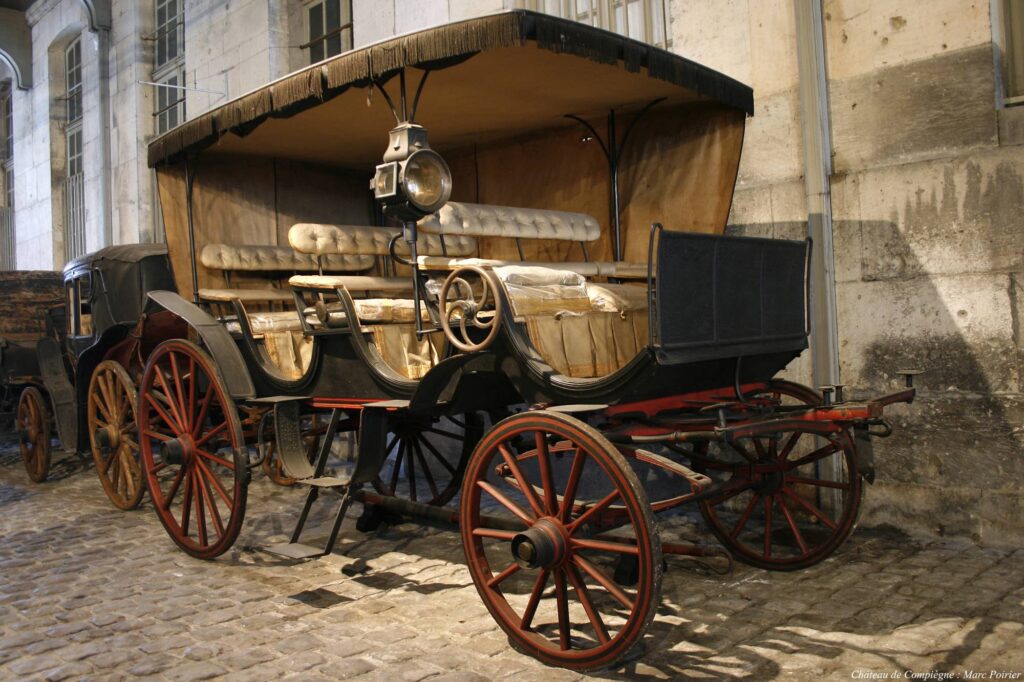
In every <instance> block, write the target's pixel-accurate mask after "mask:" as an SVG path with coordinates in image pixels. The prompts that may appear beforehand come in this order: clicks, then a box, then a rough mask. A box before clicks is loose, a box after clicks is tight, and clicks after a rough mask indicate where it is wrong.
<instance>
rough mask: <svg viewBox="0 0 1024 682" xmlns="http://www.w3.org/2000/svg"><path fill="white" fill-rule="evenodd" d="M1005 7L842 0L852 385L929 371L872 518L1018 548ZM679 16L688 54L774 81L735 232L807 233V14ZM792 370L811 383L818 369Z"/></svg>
mask: <svg viewBox="0 0 1024 682" xmlns="http://www.w3.org/2000/svg"><path fill="white" fill-rule="evenodd" d="M989 11H990V8H989V4H988V3H973V4H969V3H962V2H958V1H957V0H941V1H937V2H932V3H915V2H909V1H908V2H893V3H883V4H880V3H869V2H866V1H850V0H843V1H833V2H826V3H825V41H826V53H827V66H828V75H829V81H828V91H829V97H830V114H831V126H832V139H833V147H834V148H833V152H834V155H833V164H834V174H833V176H832V178H831V189H832V206H833V220H834V238H835V266H836V280H837V289H838V294H837V295H838V318H839V334H840V367H841V374H842V380H843V382H844V383H846V384H847V385H848V386H850V387H851V388H852V393H853V394H854V395H866V394H870V393H879V392H887V391H890V390H894V389H895V388H896V387H897V379H896V375H895V372H896V370H897V369H900V368H904V367H921V368H923V369H926V370H927V373H926V374H924V375H923V376H921V377H919V380H918V384H919V386H920V387H921V389H922V390H921V397H920V398H919V399H918V400H917V401H916V402H915V403H914V404H913V405H911V406H909V407H901V408H899V409H897V410H894V414H895V422H896V433H895V435H894V436H893V437H892V438H890V439H888V440H885V441H879V442H878V444H877V446H876V458H877V462H878V479H877V481H876V483H875V485H874V486H872V487H870V488H869V489H868V492H867V496H866V500H865V508H864V513H863V514H862V517H861V521H862V523H865V524H869V525H877V524H883V523H890V524H893V525H896V526H899V527H901V528H904V529H907V530H911V531H917V532H923V533H929V534H938V535H942V534H951V535H961V536H971V537H974V538H977V539H981V540H984V541H987V542H992V543H1004V542H1006V543H1008V542H1020V541H1021V540H1022V539H1024V448H1022V433H1021V432H1022V428H1021V427H1022V424H1024V406H1022V400H1021V358H1022V355H1021V335H1020V324H1019V319H1020V299H1021V282H1022V281H1024V230H1022V229H1021V227H1020V225H1019V220H1020V216H1021V215H1024V181H1022V175H1024V155H1022V153H1021V152H1022V148H1021V147H1020V146H1019V144H1020V142H1021V137H1022V136H1021V133H1020V129H1021V122H1022V115H1024V111H1022V110H1014V109H1012V108H1008V109H1001V108H1000V106H999V104H998V102H999V99H1000V98H999V97H998V96H997V87H998V86H997V82H998V81H997V78H996V70H995V60H994V47H993V34H992V28H991V26H992V21H991V17H990V16H989ZM738 17H744V18H746V20H745V21H744V20H737V18H738ZM673 19H674V23H673V31H674V38H675V43H674V49H675V50H677V51H679V52H681V53H682V54H685V55H686V56H687V57H689V58H692V59H695V60H697V61H700V62H703V63H706V64H709V65H711V66H715V67H717V68H720V69H721V70H723V71H725V72H727V73H729V74H730V75H733V76H735V77H737V78H739V79H740V80H744V81H746V82H748V83H750V84H751V85H752V86H753V88H754V92H755V100H756V113H755V116H754V118H753V119H751V120H750V122H749V127H748V133H747V138H746V140H745V144H744V160H743V163H742V164H741V170H740V181H739V184H738V187H737V193H736V201H735V204H734V206H733V212H732V215H731V217H730V223H731V229H733V230H736V231H741V232H746V233H757V234H770V235H775V236H785V235H791V236H796V235H800V234H802V231H803V229H804V228H803V223H802V222H801V219H802V218H805V216H806V202H805V198H804V186H803V179H802V172H803V170H802V162H801V159H802V150H801V138H800V135H801V130H800V125H799V119H800V114H799V109H798V101H797V65H796V48H795V43H794V42H793V31H794V23H795V22H794V13H793V8H792V3H791V2H789V1H788V0H771V1H769V2H761V1H755V0H749V1H748V0H721V1H720V2H716V3H708V4H705V3H684V2H674V3H673ZM789 373H790V375H791V376H793V377H794V378H796V379H797V380H803V381H809V366H808V364H807V362H806V360H805V361H803V362H802V363H801V364H798V365H797V366H795V367H791V368H790V370H789Z"/></svg>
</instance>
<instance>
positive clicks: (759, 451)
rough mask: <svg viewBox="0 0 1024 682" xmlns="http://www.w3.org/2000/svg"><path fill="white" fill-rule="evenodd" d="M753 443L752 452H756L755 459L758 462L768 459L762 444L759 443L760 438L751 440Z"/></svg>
mask: <svg viewBox="0 0 1024 682" xmlns="http://www.w3.org/2000/svg"><path fill="white" fill-rule="evenodd" d="M751 440H753V441H754V451H755V452H757V458H758V459H759V460H764V459H768V451H767V450H765V449H764V443H762V442H761V439H760V438H756V437H755V438H752V439H751Z"/></svg>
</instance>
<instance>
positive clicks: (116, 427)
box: [87, 360, 146, 509]
mask: <svg viewBox="0 0 1024 682" xmlns="http://www.w3.org/2000/svg"><path fill="white" fill-rule="evenodd" d="M137 400H138V398H137V395H136V392H135V384H134V382H133V381H132V379H131V377H130V376H128V372H127V371H125V369H124V367H122V366H121V364H120V363H118V362H114V361H112V360H105V361H104V362H101V363H100V364H99V366H98V367H97V368H96V370H95V371H94V372H93V374H92V379H90V381H89V403H88V409H87V418H88V428H89V445H90V448H91V449H92V458H93V461H95V463H96V473H97V474H98V475H99V478H100V483H101V484H102V485H103V491H104V492H105V493H106V494H107V497H109V498H110V501H111V502H113V503H114V506H115V507H118V508H119V509H134V508H135V507H137V506H139V502H141V501H142V496H143V494H144V493H145V491H146V487H145V483H144V482H143V479H142V465H141V464H140V463H139V443H138V439H139V436H138V422H137V420H136V418H135V406H136V402H137Z"/></svg>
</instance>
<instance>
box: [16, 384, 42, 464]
mask: <svg viewBox="0 0 1024 682" xmlns="http://www.w3.org/2000/svg"><path fill="white" fill-rule="evenodd" d="M16 420H17V428H18V437H19V441H20V445H21V459H22V461H24V462H25V471H27V472H28V477H29V478H30V479H32V480H33V481H34V482H36V483H42V482H43V481H45V480H46V477H47V475H48V474H49V473H50V413H49V412H48V411H47V408H46V399H45V398H43V394H42V392H41V391H40V390H39V389H38V388H36V387H35V386H29V387H28V388H26V389H25V390H24V391H22V392H21V398H20V399H19V400H18V412H17V417H16Z"/></svg>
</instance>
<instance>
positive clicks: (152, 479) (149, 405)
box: [138, 339, 249, 559]
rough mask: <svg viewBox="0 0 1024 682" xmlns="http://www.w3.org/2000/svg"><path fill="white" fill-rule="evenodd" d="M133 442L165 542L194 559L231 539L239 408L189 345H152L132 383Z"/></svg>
mask: <svg viewBox="0 0 1024 682" xmlns="http://www.w3.org/2000/svg"><path fill="white" fill-rule="evenodd" d="M138 419H139V445H140V448H141V451H142V464H143V470H144V471H145V473H146V482H147V483H148V485H149V491H150V495H151V496H152V498H153V507H154V508H155V509H156V513H157V516H158V517H159V518H160V522H161V523H162V524H163V526H164V528H165V529H166V530H167V533H168V534H169V535H170V536H171V539H172V540H174V542H175V543H177V545H178V546H179V547H181V548H182V549H183V550H184V551H185V552H186V553H188V554H190V555H192V556H194V557H198V558H200V559H212V558H214V557H216V556H219V555H220V554H223V553H224V552H225V551H226V550H227V549H228V548H229V547H231V545H232V544H233V543H234V541H235V539H236V538H237V537H238V533H239V531H240V530H241V528H242V521H243V519H244V517H245V500H246V493H247V490H248V485H249V468H248V456H247V452H246V446H245V441H244V439H243V437H242V428H241V425H240V422H239V419H238V410H237V408H236V407H235V403H234V401H233V400H232V399H231V396H230V395H229V394H228V392H227V389H226V387H225V384H224V380H223V378H222V377H221V375H220V372H219V371H218V370H217V368H216V367H215V366H214V365H213V361H212V359H211V358H210V356H209V355H207V353H206V352H205V351H203V350H202V349H200V348H199V347H198V346H197V345H196V344H194V343H192V342H190V341H186V340H183V339H172V340H170V341H165V342H164V343H162V344H160V345H159V346H157V348H156V349H155V350H154V351H153V353H152V354H151V355H150V358H149V361H148V362H147V363H146V369H145V372H144V373H143V376H142V382H141V383H140V386H139V407H138Z"/></svg>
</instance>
